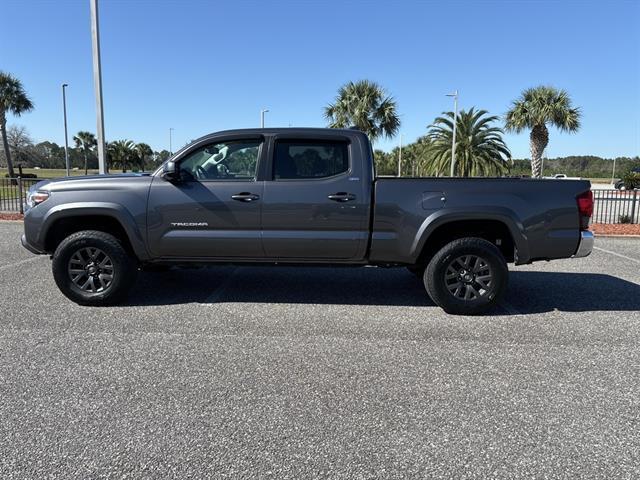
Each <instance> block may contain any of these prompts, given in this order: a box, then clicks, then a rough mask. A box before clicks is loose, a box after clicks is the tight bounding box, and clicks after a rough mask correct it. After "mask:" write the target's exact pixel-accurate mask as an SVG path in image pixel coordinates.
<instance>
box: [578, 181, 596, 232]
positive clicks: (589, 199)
mask: <svg viewBox="0 0 640 480" xmlns="http://www.w3.org/2000/svg"><path fill="white" fill-rule="evenodd" d="M576 201H577V202H578V213H579V215H580V230H588V229H589V220H590V219H591V215H593V192H592V191H591V190H587V191H586V192H584V193H581V194H580V195H578V196H577V197H576Z"/></svg>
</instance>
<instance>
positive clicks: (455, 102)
mask: <svg viewBox="0 0 640 480" xmlns="http://www.w3.org/2000/svg"><path fill="white" fill-rule="evenodd" d="M447 97H453V142H452V145H451V175H450V176H452V177H453V176H454V173H455V166H456V127H457V125H458V90H456V91H455V92H453V93H447Z"/></svg>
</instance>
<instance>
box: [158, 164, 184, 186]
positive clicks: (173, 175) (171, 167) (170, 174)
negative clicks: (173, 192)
mask: <svg viewBox="0 0 640 480" xmlns="http://www.w3.org/2000/svg"><path fill="white" fill-rule="evenodd" d="M162 178H164V179H165V180H168V181H170V182H176V181H178V180H180V169H179V168H178V165H176V163H175V162H172V161H168V162H166V163H165V164H164V165H163V166H162Z"/></svg>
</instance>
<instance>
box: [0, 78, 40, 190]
mask: <svg viewBox="0 0 640 480" xmlns="http://www.w3.org/2000/svg"><path fill="white" fill-rule="evenodd" d="M32 109H33V103H32V102H31V100H30V99H29V97H28V96H27V93H26V92H25V91H24V88H23V87H22V82H20V80H18V79H17V78H16V77H14V76H13V75H11V74H10V73H5V72H2V71H0V133H1V134H2V146H3V148H4V155H5V157H6V159H7V168H8V170H9V178H13V177H15V174H14V171H13V163H12V161H11V151H10V150H9V142H8V140H7V113H12V114H13V115H15V116H16V117H19V116H20V115H21V114H23V113H25V112H28V111H30V110H32Z"/></svg>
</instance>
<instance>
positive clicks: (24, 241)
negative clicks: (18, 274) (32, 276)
mask: <svg viewBox="0 0 640 480" xmlns="http://www.w3.org/2000/svg"><path fill="white" fill-rule="evenodd" d="M20 243H22V246H23V247H24V248H26V249H27V250H29V251H30V252H31V253H35V254H36V255H42V254H43V253H45V252H43V251H41V250H38V249H37V248H36V247H34V246H33V245H31V244H30V243H29V242H28V241H27V236H26V235H24V234H23V235H22V237H21V238H20Z"/></svg>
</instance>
